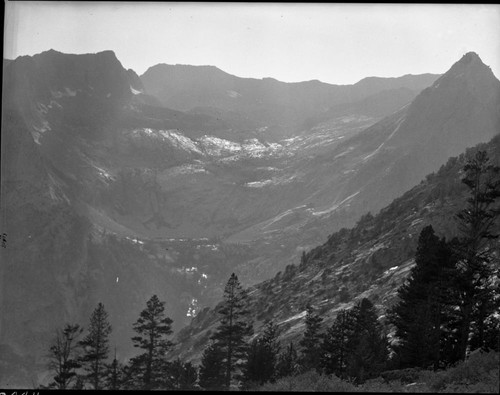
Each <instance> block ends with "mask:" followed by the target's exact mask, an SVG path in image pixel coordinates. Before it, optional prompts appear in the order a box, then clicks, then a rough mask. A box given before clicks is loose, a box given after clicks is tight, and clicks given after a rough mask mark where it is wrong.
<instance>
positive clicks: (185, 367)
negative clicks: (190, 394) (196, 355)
mask: <svg viewBox="0 0 500 395" xmlns="http://www.w3.org/2000/svg"><path fill="white" fill-rule="evenodd" d="M169 374H170V379H169V383H170V387H171V388H172V389H174V390H190V389H193V388H195V384H196V380H197V378H198V372H197V370H196V368H195V367H194V366H193V365H192V364H191V362H186V363H183V362H182V361H181V360H180V359H179V358H177V359H176V360H175V361H174V362H172V363H170V366H169Z"/></svg>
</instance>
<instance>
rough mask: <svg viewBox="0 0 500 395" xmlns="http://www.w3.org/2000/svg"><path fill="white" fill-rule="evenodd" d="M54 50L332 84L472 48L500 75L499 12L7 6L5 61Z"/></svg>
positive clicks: (434, 61)
mask: <svg viewBox="0 0 500 395" xmlns="http://www.w3.org/2000/svg"><path fill="white" fill-rule="evenodd" d="M49 49H54V50H57V51H60V52H64V53H78V54H79V53H95V52H100V51H104V50H113V51H114V52H115V54H116V56H117V57H118V59H119V60H120V61H121V63H122V65H123V66H124V67H125V68H131V69H133V70H134V71H135V72H137V73H138V74H139V75H141V74H143V73H144V72H145V71H146V70H147V69H148V68H149V67H151V66H154V65H156V64H158V63H167V64H191V65H213V66H217V67H218V68H220V69H222V70H224V71H226V72H227V73H230V74H233V75H236V76H239V77H252V78H264V77H272V78H276V79H278V80H280V81H285V82H298V81H308V80H313V79H317V80H320V81H323V82H328V83H332V84H352V83H355V82H357V81H359V80H361V79H362V78H364V77H369V76H378V77H398V76H401V75H405V74H423V73H444V72H446V71H447V70H448V69H449V68H450V67H451V66H452V64H453V63H455V62H456V61H458V60H459V59H460V58H461V57H462V55H463V54H465V53H466V52H469V51H474V52H476V53H477V54H478V55H479V56H480V57H481V59H482V61H483V62H484V63H485V64H487V65H488V66H490V67H491V69H492V70H493V73H494V74H495V76H496V77H497V78H500V5H498V4H413V5H408V4H339V3H316V4H311V3H175V2H151V3H144V2H141V3H139V2H137V3H136V2H123V3H120V2H71V1H67V2H48V1H43V2H41V1H40V2H37V1H23V2H10V1H6V3H5V24H4V54H3V56H4V58H7V59H14V58H16V57H17V56H21V55H34V54H37V53H40V52H43V51H46V50H49Z"/></svg>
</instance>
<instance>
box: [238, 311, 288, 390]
mask: <svg viewBox="0 0 500 395" xmlns="http://www.w3.org/2000/svg"><path fill="white" fill-rule="evenodd" d="M279 351H280V343H279V341H278V327H277V326H276V325H275V324H274V323H273V322H272V321H269V322H268V323H267V324H266V326H265V329H264V333H263V334H262V336H261V337H260V338H258V339H255V340H254V341H253V342H252V344H251V346H250V349H249V352H248V356H247V361H246V363H245V367H244V378H243V381H244V383H258V384H260V385H262V384H264V383H266V382H268V381H272V380H274V379H275V377H276V364H277V359H278V354H279Z"/></svg>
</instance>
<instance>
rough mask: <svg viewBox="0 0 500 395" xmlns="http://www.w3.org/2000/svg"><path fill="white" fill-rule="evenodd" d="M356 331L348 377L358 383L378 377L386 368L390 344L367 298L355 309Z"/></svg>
mask: <svg viewBox="0 0 500 395" xmlns="http://www.w3.org/2000/svg"><path fill="white" fill-rule="evenodd" d="M353 314H354V318H355V324H354V331H353V334H352V339H351V341H350V343H351V346H350V348H351V350H350V355H349V357H348V363H347V365H348V366H347V375H348V376H349V377H351V378H353V379H355V381H356V382H357V383H363V382H364V381H365V380H367V379H371V378H374V377H377V376H378V375H379V373H380V372H382V371H383V370H384V368H385V365H386V362H387V358H388V350H389V342H388V341H387V337H386V336H385V335H384V334H383V333H382V327H381V325H380V323H379V322H378V317H377V313H376V310H375V307H374V306H373V304H372V303H371V302H370V301H369V300H368V299H366V298H364V299H362V300H361V301H360V302H359V303H358V304H357V305H356V306H355V307H354V308H353Z"/></svg>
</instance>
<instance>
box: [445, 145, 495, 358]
mask: <svg viewBox="0 0 500 395" xmlns="http://www.w3.org/2000/svg"><path fill="white" fill-rule="evenodd" d="M464 173H465V175H464V177H463V179H462V182H463V183H464V184H465V185H467V187H468V188H469V191H470V196H469V198H468V199H467V205H466V207H465V208H464V209H463V210H461V211H460V212H459V213H458V214H457V216H456V219H457V223H458V228H459V232H460V237H459V239H458V242H456V243H455V244H454V245H455V251H456V253H457V256H458V259H459V262H458V265H457V267H458V275H457V283H458V289H459V292H460V313H461V320H460V321H461V322H460V329H459V333H460V339H459V352H458V353H459V356H460V358H461V359H465V358H466V355H467V352H468V349H469V348H470V346H471V342H472V345H473V346H475V347H478V348H488V344H487V343H488V342H487V339H488V336H487V332H488V326H487V325H486V323H487V322H488V320H487V319H488V318H491V320H493V321H495V318H494V316H492V313H493V312H494V311H495V309H496V308H498V306H497V305H496V304H495V294H497V292H498V290H497V289H496V288H495V287H494V286H493V285H492V283H491V281H490V280H491V277H492V275H493V274H494V272H495V271H496V272H497V275H498V265H493V264H492V259H493V254H492V249H491V247H492V241H493V240H495V239H497V238H498V234H496V233H495V232H494V225H495V222H496V220H497V218H498V216H499V215H500V209H499V207H498V204H496V201H497V199H498V198H499V197H500V167H499V166H496V165H494V164H492V163H491V161H490V160H489V158H488V155H487V153H486V151H477V152H476V154H475V155H474V157H472V158H470V159H469V160H468V161H467V163H466V165H465V166H464ZM496 259H498V258H496ZM491 320H490V321H491ZM496 321H498V320H496ZM473 322H474V323H475V328H473V325H472V324H473ZM496 325H498V323H497V324H496ZM472 329H475V330H472ZM471 330H472V334H471Z"/></svg>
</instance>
